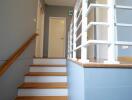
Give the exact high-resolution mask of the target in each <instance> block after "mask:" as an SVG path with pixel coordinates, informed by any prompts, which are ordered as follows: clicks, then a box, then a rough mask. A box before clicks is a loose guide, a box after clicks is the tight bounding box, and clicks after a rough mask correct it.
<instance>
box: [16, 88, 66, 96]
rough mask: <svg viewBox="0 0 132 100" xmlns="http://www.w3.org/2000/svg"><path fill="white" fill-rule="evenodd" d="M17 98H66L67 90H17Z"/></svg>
mask: <svg viewBox="0 0 132 100" xmlns="http://www.w3.org/2000/svg"><path fill="white" fill-rule="evenodd" d="M18 96H68V90H67V89H19V90H18Z"/></svg>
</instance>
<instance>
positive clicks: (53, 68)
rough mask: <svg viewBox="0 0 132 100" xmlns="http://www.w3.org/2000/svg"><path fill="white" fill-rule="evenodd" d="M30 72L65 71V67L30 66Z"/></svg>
mask: <svg viewBox="0 0 132 100" xmlns="http://www.w3.org/2000/svg"><path fill="white" fill-rule="evenodd" d="M30 72H66V67H30Z"/></svg>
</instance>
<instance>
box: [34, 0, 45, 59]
mask: <svg viewBox="0 0 132 100" xmlns="http://www.w3.org/2000/svg"><path fill="white" fill-rule="evenodd" d="M44 17H45V12H44V9H43V7H42V4H41V1H40V0H38V7H37V25H36V33H38V36H37V38H36V47H35V57H41V58H42V57H43V46H44V45H43V44H44Z"/></svg>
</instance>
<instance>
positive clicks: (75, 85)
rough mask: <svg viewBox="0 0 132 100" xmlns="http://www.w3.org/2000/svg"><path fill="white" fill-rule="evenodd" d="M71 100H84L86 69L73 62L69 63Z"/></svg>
mask: <svg viewBox="0 0 132 100" xmlns="http://www.w3.org/2000/svg"><path fill="white" fill-rule="evenodd" d="M67 65H68V84H69V100H84V69H83V68H82V67H80V66H79V65H77V64H75V63H73V62H72V61H67Z"/></svg>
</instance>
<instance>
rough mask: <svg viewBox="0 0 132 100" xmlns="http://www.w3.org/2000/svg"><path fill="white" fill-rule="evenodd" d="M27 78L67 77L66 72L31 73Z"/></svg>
mask: <svg viewBox="0 0 132 100" xmlns="http://www.w3.org/2000/svg"><path fill="white" fill-rule="evenodd" d="M25 76H67V73H66V72H29V73H27V74H26V75H25Z"/></svg>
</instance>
